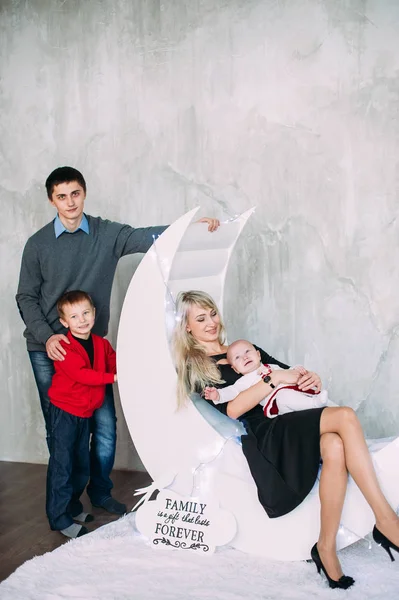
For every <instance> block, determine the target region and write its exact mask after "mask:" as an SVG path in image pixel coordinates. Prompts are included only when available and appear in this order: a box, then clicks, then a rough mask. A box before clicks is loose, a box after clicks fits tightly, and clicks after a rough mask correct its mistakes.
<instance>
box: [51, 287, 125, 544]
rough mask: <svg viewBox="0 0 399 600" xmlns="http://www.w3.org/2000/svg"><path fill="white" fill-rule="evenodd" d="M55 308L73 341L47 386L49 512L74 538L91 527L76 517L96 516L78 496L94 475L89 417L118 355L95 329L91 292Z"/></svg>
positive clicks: (54, 525) (68, 296)
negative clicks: (85, 511) (49, 385)
mask: <svg viewBox="0 0 399 600" xmlns="http://www.w3.org/2000/svg"><path fill="white" fill-rule="evenodd" d="M57 311H58V314H59V319H60V322H61V323H62V325H63V326H64V327H66V328H67V329H68V332H67V338H68V341H69V344H68V351H67V353H66V354H65V356H64V360H62V361H55V363H54V366H55V374H54V376H53V379H52V383H51V387H50V389H49V398H50V407H49V421H50V431H49V450H50V459H49V463H48V471H47V498H46V512H47V517H48V520H49V523H50V527H51V529H53V530H56V531H60V532H61V533H62V534H63V535H65V536H67V537H70V538H75V537H80V536H81V535H84V534H85V533H88V530H87V528H86V527H84V526H83V525H79V524H78V523H75V522H74V521H79V522H80V523H87V522H89V521H92V520H93V516H92V515H90V514H87V513H84V512H83V506H82V503H81V502H80V500H79V498H80V496H81V494H82V493H83V491H84V489H85V487H86V484H87V482H88V480H89V476H90V452H89V438H90V417H92V415H93V413H94V411H95V410H96V409H97V408H100V406H101V405H102V403H103V401H104V396H105V386H106V384H110V383H114V382H115V381H116V379H117V377H116V355H115V351H114V350H113V348H112V346H111V344H110V343H109V342H108V341H107V340H105V339H104V338H102V337H100V336H98V335H94V334H92V333H91V330H92V328H93V326H94V320H95V308H94V305H93V301H92V299H91V297H90V296H89V294H87V293H86V292H82V291H80V290H76V291H70V292H66V293H65V294H63V295H62V296H61V298H60V299H59V300H58V302H57ZM61 344H64V342H62V341H61Z"/></svg>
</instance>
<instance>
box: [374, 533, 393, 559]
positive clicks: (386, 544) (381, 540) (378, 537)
mask: <svg viewBox="0 0 399 600" xmlns="http://www.w3.org/2000/svg"><path fill="white" fill-rule="evenodd" d="M373 539H374V541H375V543H376V544H378V545H379V546H382V547H383V548H384V550H386V551H387V552H388V554H389V556H390V558H391V561H392V562H394V560H395V559H394V557H393V556H392V552H391V548H392V549H393V550H396V552H399V546H395V544H394V543H393V542H391V540H389V539H388V538H387V537H386V536H385V535H384V534H383V533H381V531H380V530H379V529H377V527H376V526H375V525H374V529H373Z"/></svg>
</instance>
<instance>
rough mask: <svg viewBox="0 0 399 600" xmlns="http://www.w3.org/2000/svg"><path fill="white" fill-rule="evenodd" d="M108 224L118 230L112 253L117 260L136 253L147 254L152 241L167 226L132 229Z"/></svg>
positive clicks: (126, 226) (117, 224)
mask: <svg viewBox="0 0 399 600" xmlns="http://www.w3.org/2000/svg"><path fill="white" fill-rule="evenodd" d="M108 223H109V225H110V226H111V227H115V228H116V229H117V230H118V233H117V235H116V239H115V246H114V252H115V255H116V256H117V257H118V258H120V257H121V256H126V255H127V254H136V252H143V253H144V252H147V251H148V250H149V249H150V248H151V246H152V244H153V243H154V240H156V239H157V237H158V236H160V235H161V233H163V232H164V231H165V229H167V228H168V225H158V226H155V227H137V228H134V227H131V226H130V225H121V224H120V223H112V222H110V221H108Z"/></svg>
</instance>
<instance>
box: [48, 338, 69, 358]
mask: <svg viewBox="0 0 399 600" xmlns="http://www.w3.org/2000/svg"><path fill="white" fill-rule="evenodd" d="M61 341H63V342H65V343H66V344H70V341H69V340H68V338H67V336H66V335H64V334H63V333H55V334H54V335H51V336H50V337H49V339H48V340H47V342H46V352H47V356H48V357H49V358H50V359H51V360H64V356H65V354H66V350H65V348H63V347H62V345H61Z"/></svg>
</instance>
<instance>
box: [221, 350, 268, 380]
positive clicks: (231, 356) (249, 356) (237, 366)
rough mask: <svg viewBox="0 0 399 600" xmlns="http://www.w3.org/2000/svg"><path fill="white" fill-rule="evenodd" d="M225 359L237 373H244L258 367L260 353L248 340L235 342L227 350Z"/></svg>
mask: <svg viewBox="0 0 399 600" xmlns="http://www.w3.org/2000/svg"><path fill="white" fill-rule="evenodd" d="M227 360H228V361H229V363H230V365H231V366H232V367H233V369H234V370H235V371H237V373H241V375H246V374H247V373H252V371H256V369H258V368H259V367H260V362H261V361H260V353H259V351H258V350H256V349H255V348H254V347H253V345H252V344H250V343H249V342H235V343H234V344H232V346H231V347H230V348H229V349H228V350H227Z"/></svg>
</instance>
